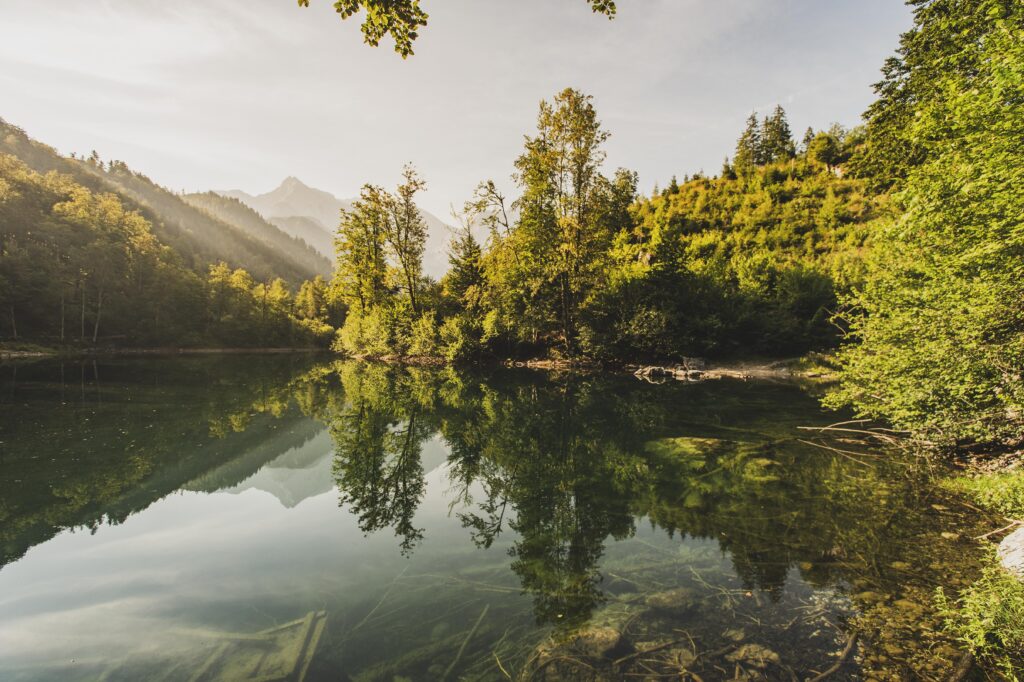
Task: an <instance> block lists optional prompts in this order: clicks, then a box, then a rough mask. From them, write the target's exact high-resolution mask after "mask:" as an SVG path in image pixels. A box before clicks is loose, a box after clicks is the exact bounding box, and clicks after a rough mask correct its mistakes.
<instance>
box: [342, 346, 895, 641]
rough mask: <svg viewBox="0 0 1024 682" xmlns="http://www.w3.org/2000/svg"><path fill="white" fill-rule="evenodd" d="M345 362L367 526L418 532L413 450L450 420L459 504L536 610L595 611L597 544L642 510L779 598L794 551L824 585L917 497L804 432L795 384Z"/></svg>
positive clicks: (350, 455) (357, 492) (345, 498)
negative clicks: (638, 379) (717, 552)
mask: <svg viewBox="0 0 1024 682" xmlns="http://www.w3.org/2000/svg"><path fill="white" fill-rule="evenodd" d="M336 369H337V372H338V374H339V375H340V377H341V388H342V390H343V392H344V396H345V400H344V405H343V406H342V407H340V408H339V409H337V410H336V411H335V412H333V413H332V414H329V415H325V417H326V419H327V420H328V422H329V423H330V428H331V433H332V436H333V438H334V441H335V443H336V447H337V454H336V458H337V459H336V462H335V475H336V482H337V485H338V488H339V490H340V492H341V500H342V503H343V504H344V505H347V506H349V508H350V509H351V510H352V512H353V513H354V514H356V515H357V516H358V517H359V522H360V527H361V528H362V529H363V530H364V531H365V532H372V531H376V530H380V529H382V528H386V527H390V528H392V529H393V530H394V532H395V533H396V535H397V536H398V537H399V538H400V545H401V549H402V551H403V552H404V553H409V552H411V551H412V550H413V549H414V548H415V546H416V544H417V543H418V542H420V541H421V540H422V538H423V531H422V529H419V528H417V527H416V525H415V523H414V521H413V519H414V516H415V513H416V509H417V506H418V505H419V503H420V501H421V500H422V497H423V494H424V490H425V483H424V472H423V468H422V466H421V465H420V461H419V454H420V449H421V447H422V445H423V443H424V442H426V441H427V440H428V439H429V438H431V437H432V436H433V435H435V434H440V435H441V436H442V437H443V438H444V440H445V441H446V443H447V444H448V447H449V461H448V469H447V473H448V476H449V478H450V480H451V481H452V483H454V484H455V486H454V490H455V500H454V501H453V508H454V509H455V513H456V514H457V515H458V518H459V519H461V521H462V524H463V526H464V527H465V528H466V529H467V530H468V531H469V533H470V536H471V538H472V540H473V542H474V543H475V544H476V545H477V546H479V547H481V548H488V547H490V546H491V545H492V544H493V543H494V541H495V539H496V538H497V537H498V536H499V535H500V534H501V533H503V532H504V531H506V530H510V531H512V532H513V534H514V535H513V537H514V541H513V544H512V546H511V549H510V555H511V558H512V562H511V567H512V570H513V571H514V572H515V574H516V575H517V576H518V577H519V580H520V582H521V585H522V587H523V589H524V590H525V591H527V592H528V593H530V594H531V595H532V596H533V600H534V610H535V616H536V618H537V620H538V622H540V623H552V624H560V625H566V626H573V625H578V624H580V623H582V622H585V621H586V620H588V619H589V618H590V617H591V614H592V612H593V611H594V609H595V607H596V606H597V605H599V604H600V603H601V602H602V601H603V600H604V594H603V590H602V583H603V580H604V576H603V575H602V573H601V570H600V561H601V558H602V555H603V553H604V550H605V545H606V543H607V542H608V540H609V539H615V540H620V539H624V538H628V537H631V536H632V535H634V534H635V532H636V524H637V521H638V519H645V520H646V521H647V522H649V523H651V524H653V525H655V526H656V527H660V528H662V529H663V530H665V531H666V532H668V533H669V534H679V535H681V536H691V537H695V538H711V539H715V540H717V542H718V543H719V546H720V547H721V549H722V550H723V551H725V552H728V553H729V554H730V556H731V558H732V562H733V565H734V567H735V570H736V571H737V574H738V575H739V576H740V577H741V578H742V580H743V581H744V583H745V585H746V586H747V587H748V588H759V589H761V590H764V591H767V592H768V593H769V594H770V595H772V597H773V598H778V596H779V595H780V594H781V591H782V589H783V586H784V585H785V582H786V579H787V575H788V573H789V571H790V569H791V568H792V567H794V566H797V565H799V564H801V563H805V564H813V569H808V570H807V572H808V574H809V575H808V576H806V577H807V578H808V579H810V580H811V581H812V582H814V583H818V584H828V583H830V582H832V581H833V580H834V579H835V576H834V575H833V573H835V572H837V571H838V572H839V574H842V572H843V568H844V567H848V566H850V565H851V563H856V562H857V561H859V559H857V557H859V556H865V555H868V554H870V555H872V556H879V555H883V556H884V554H885V551H886V547H885V545H886V543H885V542H883V541H882V538H881V537H880V533H882V532H883V531H884V523H885V519H886V518H891V516H890V515H891V514H895V513H899V510H900V509H901V508H903V507H905V506H906V505H907V504H908V503H909V500H906V499H901V498H899V496H894V495H891V494H890V488H889V485H888V484H887V483H886V480H887V478H886V477H882V476H880V475H879V472H877V471H876V470H875V469H865V468H863V467H857V464H856V463H855V462H852V461H850V460H847V459H843V458H836V457H829V456H822V453H821V452H819V451H816V450H814V449H813V448H809V447H807V446H805V445H802V444H801V443H799V442H798V441H797V440H796V438H797V436H798V432H797V431H796V426H797V425H802V424H806V423H808V422H809V421H813V420H815V419H818V420H819V421H820V420H821V419H822V418H823V416H822V415H821V414H820V412H819V411H818V410H817V408H816V407H815V403H814V400H813V398H811V397H809V396H807V395H805V394H803V393H802V391H801V390H800V389H799V388H797V387H793V386H776V387H770V386H769V387H765V386H762V387H759V388H758V389H757V390H750V389H749V388H748V387H745V386H743V385H741V384H714V385H706V386H704V385H702V386H678V387H677V386H667V387H657V388H656V387H650V386H644V385H640V384H633V383H631V382H629V381H628V380H623V379H621V378H614V377H597V376H581V375H570V376H560V377H558V376H547V375H542V374H534V373H523V372H504V371H502V372H494V373H492V374H491V375H490V376H482V375H473V374H470V375H466V374H460V373H458V372H456V371H454V370H444V371H435V370H425V369H420V368H407V367H396V366H389V365H367V364H355V363H339V364H338V365H337V366H336ZM335 403H336V404H337V401H335ZM772 403H774V405H773V404H772ZM768 405H770V406H771V409H768V410H766V409H765V407H766V406H768ZM816 415H817V416H816ZM865 477H868V478H871V479H872V480H870V481H866V480H865ZM883 508H886V509H888V511H887V513H886V514H882V513H865V510H866V509H874V510H880V509H883ZM867 545H871V546H870V547H868V546H867Z"/></svg>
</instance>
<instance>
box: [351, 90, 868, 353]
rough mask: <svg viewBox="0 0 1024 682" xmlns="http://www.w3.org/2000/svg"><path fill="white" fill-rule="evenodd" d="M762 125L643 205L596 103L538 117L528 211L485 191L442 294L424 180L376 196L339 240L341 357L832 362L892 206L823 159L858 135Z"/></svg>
mask: <svg viewBox="0 0 1024 682" xmlns="http://www.w3.org/2000/svg"><path fill="white" fill-rule="evenodd" d="M755 127H756V129H757V131H758V134H757V135H756V140H755V142H754V143H751V139H752V138H751V137H750V136H749V135H748V133H749V132H750V130H748V131H747V132H744V133H743V135H742V136H741V137H740V140H739V143H738V147H737V155H736V159H735V160H734V161H733V162H732V163H729V162H728V161H727V163H726V164H725V167H724V168H723V171H722V173H721V175H720V176H717V177H706V176H704V175H703V174H698V175H696V176H694V177H693V178H685V179H684V181H683V183H681V184H680V183H678V182H677V181H676V180H675V179H674V178H673V180H672V182H671V184H670V185H669V186H668V187H667V188H666V189H665V190H664V191H660V190H656V191H655V192H654V193H653V194H652V195H651V196H649V197H645V196H640V194H639V193H638V190H637V182H638V180H637V175H636V173H634V172H631V171H629V170H625V169H618V170H616V171H614V172H612V173H607V172H606V171H605V169H604V160H605V153H604V149H603V146H604V143H605V142H606V141H607V139H608V137H609V133H608V132H607V131H606V130H604V128H603V127H602V125H601V123H600V121H599V119H598V115H597V112H596V110H595V108H594V105H593V101H592V99H591V98H590V97H589V96H587V95H585V94H583V93H581V92H579V91H577V90H574V89H566V90H564V91H562V92H560V93H558V94H557V95H556V96H555V97H554V99H553V100H552V101H550V102H542V103H541V105H540V109H539V112H538V119H537V130H536V133H535V135H533V136H529V137H527V138H526V141H525V144H524V149H523V152H522V154H521V155H520V156H519V157H518V158H517V159H516V160H515V162H514V169H515V170H514V173H513V176H512V177H513V181H514V183H515V187H516V192H517V195H516V196H514V197H508V196H506V195H505V194H504V193H503V192H502V191H501V190H499V188H498V184H497V183H495V182H494V181H492V180H486V181H484V182H481V183H480V184H479V186H478V187H477V188H476V190H475V191H474V193H473V195H472V196H471V198H470V199H469V200H468V201H467V202H466V203H465V205H464V207H463V209H462V211H461V212H459V214H458V215H457V216H456V217H457V218H458V219H459V223H460V227H459V228H458V229H457V230H456V234H455V236H454V238H453V239H452V241H451V243H450V247H449V248H450V269H449V271H448V273H447V274H446V275H445V276H444V277H443V278H442V280H441V281H440V282H439V283H434V282H431V281H429V280H426V279H425V278H424V277H423V275H422V268H421V262H422V256H423V244H424V241H425V237H426V235H425V228H424V226H423V222H422V220H421V219H420V218H419V217H418V213H417V211H416V210H415V201H414V200H415V193H416V192H417V191H420V190H422V189H423V187H424V186H425V185H424V183H423V181H422V179H421V178H420V177H419V175H418V174H417V173H416V172H415V170H413V169H412V168H407V169H406V171H405V175H404V181H403V183H402V184H401V185H400V186H399V187H398V188H397V189H396V190H395V191H394V192H387V191H385V190H384V189H382V188H380V187H375V186H369V185H368V186H367V187H365V188H364V190H363V193H362V195H361V198H360V200H359V201H357V202H356V203H355V205H354V207H353V209H352V210H351V211H349V212H347V213H345V214H344V215H343V217H342V220H341V222H340V225H339V230H338V242H337V244H338V261H337V267H336V275H335V279H334V282H333V284H332V289H333V290H334V291H335V292H336V293H337V295H338V296H339V297H341V298H342V299H343V300H344V301H345V302H346V303H347V304H348V309H349V314H348V317H347V318H346V322H345V324H344V325H343V327H342V329H341V330H340V332H339V335H338V338H337V339H336V342H335V347H336V348H337V349H339V350H342V351H345V352H348V353H351V354H355V355H376V356H380V355H399V356H401V355H444V356H446V357H447V358H448V359H449V360H453V361H457V360H466V359H474V358H484V357H492V358H507V357H527V356H536V355H554V356H557V357H562V358H580V357H585V358H590V359H595V360H603V361H622V360H666V359H673V358H680V357H682V356H685V355H688V354H690V355H692V354H694V353H704V354H717V355H726V354H748V355H749V354H753V353H766V354H785V353H800V352H805V351H808V350H812V349H820V348H827V347H829V346H830V345H832V344H834V343H835V341H836V339H837V337H838V333H837V330H836V329H835V328H834V327H833V326H832V325H831V324H830V316H831V314H832V312H834V310H835V308H836V305H837V297H838V296H839V294H840V292H842V291H846V290H848V289H849V287H850V286H852V284H853V282H855V281H856V280H857V277H858V276H859V272H858V265H857V264H858V261H859V256H858V254H859V252H860V250H862V249H863V247H864V244H865V240H866V237H867V234H868V231H869V227H870V225H871V223H872V222H873V221H875V220H877V219H878V218H879V217H880V216H882V215H884V214H885V205H886V202H885V199H884V197H882V196H878V195H875V194H871V193H869V192H868V191H867V189H866V184H865V182H864V181H863V180H860V179H856V178H843V177H839V176H838V175H837V173H836V172H835V166H834V165H831V164H830V163H827V162H826V161H825V160H823V159H822V158H821V155H820V154H818V153H817V150H818V148H819V147H820V146H822V142H823V141H825V140H827V141H828V143H829V145H831V146H833V147H834V148H835V149H836V150H837V151H836V155H837V156H838V155H840V154H846V153H848V150H849V149H852V148H854V147H856V146H857V145H858V144H860V140H861V139H862V136H861V135H860V134H859V133H857V132H849V131H845V130H843V129H841V128H838V127H834V128H833V129H832V131H830V132H821V133H814V134H811V135H810V138H809V142H808V143H807V144H803V145H801V146H800V147H799V148H798V146H797V145H796V144H795V142H794V140H793V139H792V135H791V134H790V133H789V132H788V131H789V124H788V122H787V120H786V113H785V111H784V110H783V109H782V108H781V107H780V108H778V109H776V111H775V112H774V113H773V115H772V116H771V117H770V118H768V119H766V120H765V122H764V124H763V128H762V124H760V123H757V124H756V126H755ZM765 130H767V131H769V132H771V131H775V132H773V133H772V135H776V136H777V139H776V138H773V137H772V135H767V134H762V132H763V131H765ZM773 140H774V141H773ZM751 144H755V146H754V147H751V146H750V145H751ZM766 144H768V145H769V146H765V145H766ZM769 149H774V150H776V151H775V152H769V151H766V150H769ZM747 151H752V152H754V153H755V156H753V157H752V160H751V161H750V162H749V163H748V162H746V161H743V160H742V159H743V158H745V157H744V154H745V153H746V152H747ZM828 160H829V161H830V162H832V163H835V159H834V158H833V157H829V159H828ZM481 234H483V235H484V236H483V237H482V238H481V237H478V235H481Z"/></svg>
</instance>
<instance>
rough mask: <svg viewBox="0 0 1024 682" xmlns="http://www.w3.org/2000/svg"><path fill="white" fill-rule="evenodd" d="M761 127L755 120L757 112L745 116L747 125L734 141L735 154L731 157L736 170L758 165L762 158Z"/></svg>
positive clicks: (747, 169)
mask: <svg viewBox="0 0 1024 682" xmlns="http://www.w3.org/2000/svg"><path fill="white" fill-rule="evenodd" d="M762 132H763V129H762V127H761V123H760V122H759V121H758V120H757V114H753V113H752V114H750V116H748V117H747V127H746V128H745V129H744V130H743V134H742V135H740V139H739V140H737V142H736V154H735V156H734V157H733V165H734V166H735V168H736V170H737V171H740V172H744V171H749V170H750V169H751V168H753V167H754V166H760V165H761V164H762V163H763V159H764V152H763V149H764V144H763V142H762V140H761V135H762Z"/></svg>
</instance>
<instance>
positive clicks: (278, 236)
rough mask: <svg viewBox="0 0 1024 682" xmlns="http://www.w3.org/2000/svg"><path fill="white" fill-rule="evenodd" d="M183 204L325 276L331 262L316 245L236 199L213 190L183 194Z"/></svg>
mask: <svg viewBox="0 0 1024 682" xmlns="http://www.w3.org/2000/svg"><path fill="white" fill-rule="evenodd" d="M181 198H182V199H184V201H185V203H187V204H190V205H191V206H195V207H196V208H198V209H201V210H203V211H205V212H207V213H209V214H210V215H211V216H213V217H214V218H217V219H218V220H221V221H223V222H225V223H228V224H229V225H234V226H235V227H239V228H241V229H242V230H244V231H245V232H246V233H247V234H248V235H250V236H252V237H255V238H256V239H259V240H260V241H261V242H264V243H265V244H268V245H270V246H272V247H274V249H275V250H276V251H277V252H278V253H280V254H282V255H284V256H287V257H288V258H290V259H291V260H292V261H294V262H295V263H297V264H299V265H301V266H302V267H303V268H305V269H306V270H307V271H308V272H312V273H315V274H317V275H322V276H324V277H329V276H330V274H331V261H330V260H328V259H327V257H326V256H323V255H321V254H320V253H318V249H317V248H316V245H314V244H312V243H311V242H308V241H306V240H304V239H301V238H298V237H293V236H290V234H289V233H288V232H287V231H285V230H282V229H281V228H279V227H277V226H276V225H273V224H272V223H271V222H268V221H267V220H264V219H263V217H262V216H261V215H260V214H259V213H257V212H256V211H254V210H252V209H251V208H249V207H248V206H246V205H245V204H243V203H242V202H241V201H239V200H238V199H233V198H230V197H225V196H222V195H220V194H217V193H216V192H203V193H195V194H184V195H182V197H181Z"/></svg>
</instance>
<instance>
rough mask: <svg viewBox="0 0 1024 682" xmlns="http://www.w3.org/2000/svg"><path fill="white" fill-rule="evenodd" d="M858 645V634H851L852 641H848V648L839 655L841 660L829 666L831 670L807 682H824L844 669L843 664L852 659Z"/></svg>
mask: <svg viewBox="0 0 1024 682" xmlns="http://www.w3.org/2000/svg"><path fill="white" fill-rule="evenodd" d="M856 644H857V633H856V632H854V633H851V634H850V639H848V640H847V641H846V648H844V649H843V653H841V654H840V655H839V660H838V661H836V662H835V663H833V664H832V665H831V666H829V668H828V669H827V670H825V671H824V672H821V673H819V674H817V675H815V676H814V677H811V678H809V679H808V680H807V682H821V680H823V679H825V678H826V677H828V676H829V675H831V674H833V673H835V672H837V671H838V670H839V669H840V668H842V667H843V664H844V663H846V659H848V658H849V657H850V654H852V653H853V647H854V646H855V645H856Z"/></svg>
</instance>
